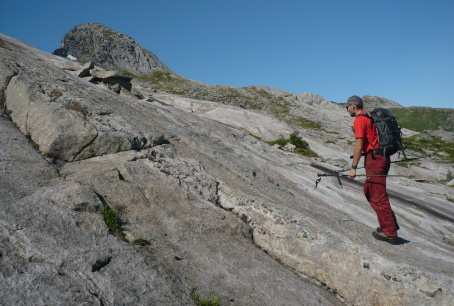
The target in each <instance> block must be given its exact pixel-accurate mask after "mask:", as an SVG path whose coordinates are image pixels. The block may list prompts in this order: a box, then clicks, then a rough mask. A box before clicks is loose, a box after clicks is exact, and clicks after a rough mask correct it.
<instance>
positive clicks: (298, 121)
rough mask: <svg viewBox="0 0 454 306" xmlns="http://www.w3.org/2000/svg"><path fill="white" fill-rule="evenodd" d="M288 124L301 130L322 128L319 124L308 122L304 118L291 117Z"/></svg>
mask: <svg viewBox="0 0 454 306" xmlns="http://www.w3.org/2000/svg"><path fill="white" fill-rule="evenodd" d="M290 122H291V123H293V124H294V125H296V126H299V127H301V128H303V129H317V130H319V129H320V128H321V127H322V126H321V125H320V123H319V122H315V121H312V120H309V119H306V118H304V117H300V116H298V117H296V116H292V117H291V118H290Z"/></svg>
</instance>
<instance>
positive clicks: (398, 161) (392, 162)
mask: <svg viewBox="0 0 454 306" xmlns="http://www.w3.org/2000/svg"><path fill="white" fill-rule="evenodd" d="M350 157H351V158H352V157H353V156H350ZM423 158H426V156H421V157H412V158H405V159H401V160H393V161H391V162H389V163H390V164H396V163H403V162H408V161H413V160H418V159H423ZM356 169H364V166H362V167H358V168H356ZM348 170H350V169H342V170H339V171H338V172H345V171H348ZM357 176H358V175H357Z"/></svg>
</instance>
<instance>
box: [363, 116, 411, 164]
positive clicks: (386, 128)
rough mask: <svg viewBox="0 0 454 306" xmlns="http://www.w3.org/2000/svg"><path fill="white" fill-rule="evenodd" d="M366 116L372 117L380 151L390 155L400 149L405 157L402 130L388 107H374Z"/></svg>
mask: <svg viewBox="0 0 454 306" xmlns="http://www.w3.org/2000/svg"><path fill="white" fill-rule="evenodd" d="M368 117H369V118H371V119H372V121H373V123H374V125H375V128H376V130H377V134H378V142H379V143H380V151H381V153H382V154H383V155H384V156H391V155H393V154H395V153H397V152H400V151H402V153H403V155H404V157H405V147H404V146H403V145H402V139H401V136H402V132H401V130H400V126H399V123H397V120H396V117H394V115H393V113H392V112H391V111H390V110H389V109H385V108H376V109H374V110H373V111H371V112H370V113H369V114H368Z"/></svg>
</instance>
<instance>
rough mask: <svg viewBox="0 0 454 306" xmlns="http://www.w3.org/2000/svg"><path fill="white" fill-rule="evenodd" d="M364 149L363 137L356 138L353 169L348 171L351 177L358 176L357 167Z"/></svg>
mask: <svg viewBox="0 0 454 306" xmlns="http://www.w3.org/2000/svg"><path fill="white" fill-rule="evenodd" d="M362 149H363V139H362V138H356V141H355V146H354V147H353V160H352V169H351V170H350V171H349V172H348V175H349V176H351V177H355V176H356V167H358V163H359V160H360V159H361V151H362Z"/></svg>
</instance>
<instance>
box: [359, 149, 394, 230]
mask: <svg viewBox="0 0 454 306" xmlns="http://www.w3.org/2000/svg"><path fill="white" fill-rule="evenodd" d="M364 167H365V168H366V176H367V175H383V176H368V177H367V178H366V181H365V182H364V195H365V196H366V198H367V201H368V202H369V204H370V206H371V207H372V208H373V209H374V211H375V213H376V214H377V219H378V224H379V225H380V228H381V230H382V231H383V233H384V234H385V235H386V236H390V237H397V230H398V229H399V225H398V224H397V220H396V216H395V215H394V212H393V210H392V209H391V205H390V203H389V198H388V193H387V192H386V176H384V175H386V174H388V171H389V167H390V160H389V158H385V157H384V156H382V155H375V156H374V155H373V154H372V152H369V153H368V154H367V155H366V158H365V160H364Z"/></svg>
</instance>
